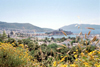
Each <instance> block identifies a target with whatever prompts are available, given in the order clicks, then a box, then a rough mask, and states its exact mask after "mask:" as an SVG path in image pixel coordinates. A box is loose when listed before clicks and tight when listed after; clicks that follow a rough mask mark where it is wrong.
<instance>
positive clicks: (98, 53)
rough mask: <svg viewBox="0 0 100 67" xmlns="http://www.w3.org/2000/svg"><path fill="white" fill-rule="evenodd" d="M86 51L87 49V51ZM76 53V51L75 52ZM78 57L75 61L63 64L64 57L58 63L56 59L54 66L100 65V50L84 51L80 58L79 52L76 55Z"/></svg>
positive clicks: (86, 66) (93, 66)
mask: <svg viewBox="0 0 100 67" xmlns="http://www.w3.org/2000/svg"><path fill="white" fill-rule="evenodd" d="M85 52H86V51H85ZM74 53H75V52H74ZM74 57H75V58H76V59H75V61H74V63H68V62H66V63H64V64H62V63H61V62H62V60H63V61H64V58H65V57H64V58H62V59H61V60H60V61H61V62H59V63H58V61H54V63H53V66H54V67H100V50H94V51H92V52H89V53H83V52H81V54H80V55H79V58H77V54H75V55H74Z"/></svg>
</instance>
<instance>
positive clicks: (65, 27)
mask: <svg viewBox="0 0 100 67" xmlns="http://www.w3.org/2000/svg"><path fill="white" fill-rule="evenodd" d="M75 25H78V26H80V28H81V29H86V27H92V28H95V29H100V25H90V24H80V25H79V24H71V25H68V26H63V27H61V28H60V29H63V30H69V29H70V30H72V29H73V30H74V29H78V28H77V27H75Z"/></svg>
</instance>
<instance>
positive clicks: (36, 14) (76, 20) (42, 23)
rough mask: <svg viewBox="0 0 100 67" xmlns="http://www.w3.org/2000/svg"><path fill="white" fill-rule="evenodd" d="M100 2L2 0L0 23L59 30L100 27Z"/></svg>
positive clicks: (80, 0) (0, 0)
mask: <svg viewBox="0 0 100 67" xmlns="http://www.w3.org/2000/svg"><path fill="white" fill-rule="evenodd" d="M99 12H100V1H99V0H0V21H3V22H8V23H14V22H17V23H30V24H32V25H35V26H39V27H41V28H51V29H58V28H60V27H62V26H65V25H70V24H96V25H100V13H99Z"/></svg>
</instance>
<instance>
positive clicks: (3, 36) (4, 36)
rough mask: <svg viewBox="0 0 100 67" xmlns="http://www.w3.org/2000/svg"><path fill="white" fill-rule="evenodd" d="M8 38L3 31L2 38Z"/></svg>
mask: <svg viewBox="0 0 100 67" xmlns="http://www.w3.org/2000/svg"><path fill="white" fill-rule="evenodd" d="M6 38H7V35H6V33H5V31H3V35H2V39H3V40H4V39H6Z"/></svg>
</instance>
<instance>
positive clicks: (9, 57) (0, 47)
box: [0, 42, 34, 67]
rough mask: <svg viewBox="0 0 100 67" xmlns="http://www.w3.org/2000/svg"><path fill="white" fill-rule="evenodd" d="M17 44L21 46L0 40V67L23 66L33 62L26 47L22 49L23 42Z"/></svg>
mask: <svg viewBox="0 0 100 67" xmlns="http://www.w3.org/2000/svg"><path fill="white" fill-rule="evenodd" d="M19 46H21V47H22V48H20V47H13V46H12V44H9V43H1V42H0V67H20V66H22V67H23V66H27V65H28V66H30V65H32V64H33V63H34V62H33V61H31V60H32V57H31V56H30V55H29V51H28V49H24V47H23V46H24V45H23V44H21V45H19Z"/></svg>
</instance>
